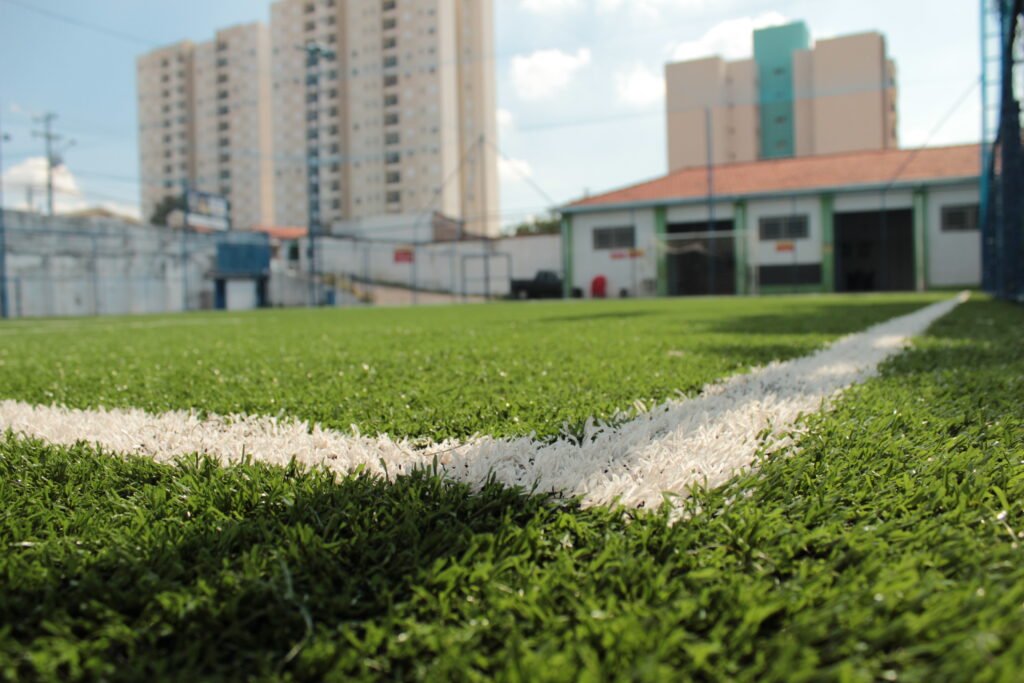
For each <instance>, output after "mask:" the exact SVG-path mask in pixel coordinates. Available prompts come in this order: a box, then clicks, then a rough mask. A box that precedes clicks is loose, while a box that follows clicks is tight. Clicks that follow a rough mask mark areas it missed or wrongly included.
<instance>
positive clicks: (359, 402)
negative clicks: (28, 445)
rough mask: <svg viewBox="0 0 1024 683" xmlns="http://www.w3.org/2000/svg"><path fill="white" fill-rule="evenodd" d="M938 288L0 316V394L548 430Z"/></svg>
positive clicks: (496, 432)
mask: <svg viewBox="0 0 1024 683" xmlns="http://www.w3.org/2000/svg"><path fill="white" fill-rule="evenodd" d="M939 298H941V297H940V296H936V295H930V296H926V297H922V296H920V295H888V296H864V297H846V298H844V297H840V296H834V297H821V298H808V297H774V298H772V297H769V298H764V299H704V300H688V301H687V300H654V301H652V300H648V301H609V302H584V303H580V302H572V303H569V304H566V303H562V302H558V303H538V304H531V305H522V304H497V305H486V306H484V305H477V306H452V307H439V308H418V309H417V308H414V309H359V310H351V309H349V310H318V311H310V310H294V309H293V310H286V311H256V312H252V313H248V314H195V315H189V316H176V317H140V318H126V319H120V320H117V319H109V318H95V319H82V320H52V321H31V320H29V321H20V322H15V323H13V324H7V325H5V326H4V327H0V398H17V399H21V400H25V401H29V402H31V403H38V404H50V403H58V404H62V405H66V406H69V407H75V408H92V407H98V406H106V407H137V408H143V409H146V410H149V411H154V412H161V411H165V410H169V409H182V408H186V409H187V408H195V409H198V410H201V411H209V412H212V413H219V414H231V413H247V414H261V415H283V416H289V417H296V418H301V419H306V420H310V421H313V422H319V423H320V424H322V425H324V426H325V427H333V428H336V429H342V430H346V431H347V430H349V429H350V427H351V426H352V425H355V426H356V427H358V428H359V430H360V431H361V432H362V433H364V434H375V433H387V434H389V435H391V436H392V437H411V438H423V439H432V440H435V441H441V440H443V439H444V438H448V437H454V438H466V437H469V436H471V435H472V434H475V433H482V434H489V435H491V436H512V435H526V434H530V433H531V432H533V433H536V434H537V435H538V436H539V437H541V438H543V437H548V436H553V435H556V434H559V433H561V432H563V431H568V432H570V433H575V432H578V431H579V430H580V428H581V426H582V424H583V423H584V422H585V421H586V420H587V418H591V417H592V418H595V419H598V420H608V419H611V418H613V417H614V416H615V415H616V414H617V413H620V412H627V413H628V412H630V411H631V410H632V409H633V407H634V405H635V404H636V403H637V402H641V403H643V404H645V405H649V404H652V403H655V402H659V401H663V400H665V399H667V398H671V397H676V396H678V395H679V394H680V393H683V394H693V393H695V392H697V391H698V390H699V389H700V388H701V387H702V386H704V385H705V384H707V383H708V382H710V381H712V380H715V379H718V378H721V377H723V376H726V375H732V374H735V373H737V372H742V371H745V370H747V369H748V368H749V367H750V366H752V365H762V364H764V363H767V362H769V361H771V360H775V359H788V358H793V357H797V356H803V355H805V354H807V353H808V352H810V351H812V350H814V349H815V348H818V347H820V346H822V345H823V344H824V343H826V342H827V341H830V340H832V339H834V338H836V337H838V336H840V335H843V334H848V333H852V332H858V331H860V330H862V329H864V328H865V327H867V326H869V325H871V324H873V323H876V322H880V321H883V320H886V319H888V318H891V317H893V316H896V315H901V314H904V313H908V312H910V311H911V310H914V309H915V308H919V307H921V306H923V305H924V304H926V303H928V302H930V301H935V300H938V299H939Z"/></svg>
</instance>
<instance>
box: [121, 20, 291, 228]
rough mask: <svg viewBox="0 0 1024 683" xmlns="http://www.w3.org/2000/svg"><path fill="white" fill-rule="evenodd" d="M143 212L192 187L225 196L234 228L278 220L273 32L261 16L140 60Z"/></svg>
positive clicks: (140, 149)
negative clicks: (272, 96)
mask: <svg viewBox="0 0 1024 683" xmlns="http://www.w3.org/2000/svg"><path fill="white" fill-rule="evenodd" d="M136 73H137V88H138V98H139V155H140V168H141V175H142V179H141V181H142V215H143V217H144V218H145V219H148V218H149V217H150V216H151V215H152V213H153V209H154V208H155V207H156V205H157V204H158V203H159V202H160V201H161V200H162V199H163V198H164V197H167V196H180V195H181V193H182V191H183V190H184V189H185V188H186V187H188V188H191V189H197V190H201V191H204V192H210V193H214V194H220V195H223V196H225V197H227V199H228V201H229V202H230V206H231V225H232V227H233V228H234V229H239V230H249V229H252V228H253V227H255V226H260V225H270V224H272V223H273V219H274V192H273V150H272V140H273V138H272V129H271V124H272V119H271V106H270V92H271V91H270V37H269V32H268V31H267V28H266V26H265V25H263V24H260V23H253V24H246V25H242V26H235V27H232V28H227V29H224V30H222V31H218V32H217V35H216V37H215V38H214V39H213V40H211V41H207V42H203V43H198V44H193V43H192V42H190V41H183V42H181V43H177V44H175V45H171V46H168V47H164V48H160V49H158V50H154V51H153V52H150V53H148V54H145V55H143V56H141V57H139V58H138V60H137V62H136Z"/></svg>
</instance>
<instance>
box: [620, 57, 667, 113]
mask: <svg viewBox="0 0 1024 683" xmlns="http://www.w3.org/2000/svg"><path fill="white" fill-rule="evenodd" d="M615 92H616V94H618V96H619V101H620V102H622V103H624V104H627V105H629V106H631V107H638V108H644V107H649V106H651V105H653V104H655V103H658V102H661V101H662V99H663V98H664V97H665V79H664V77H663V76H662V75H661V74H659V73H655V72H653V71H651V70H650V69H648V68H647V67H646V66H644V65H643V64H641V63H639V62H637V63H635V64H633V66H631V67H630V68H629V69H624V70H620V71H618V72H617V73H616V74H615Z"/></svg>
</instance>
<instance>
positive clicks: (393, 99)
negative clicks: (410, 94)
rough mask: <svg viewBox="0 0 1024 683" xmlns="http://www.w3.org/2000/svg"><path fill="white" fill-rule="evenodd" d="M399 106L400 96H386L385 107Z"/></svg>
mask: <svg viewBox="0 0 1024 683" xmlns="http://www.w3.org/2000/svg"><path fill="white" fill-rule="evenodd" d="M397 104H398V95H385V96H384V106H385V107H394V106H396V105H397Z"/></svg>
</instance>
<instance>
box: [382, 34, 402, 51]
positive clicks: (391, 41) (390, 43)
mask: <svg viewBox="0 0 1024 683" xmlns="http://www.w3.org/2000/svg"><path fill="white" fill-rule="evenodd" d="M397 46H398V38H395V37H394V36H388V37H387V38H385V39H384V41H383V43H382V44H381V47H382V48H383V49H385V50H390V49H392V48H394V47H397Z"/></svg>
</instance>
